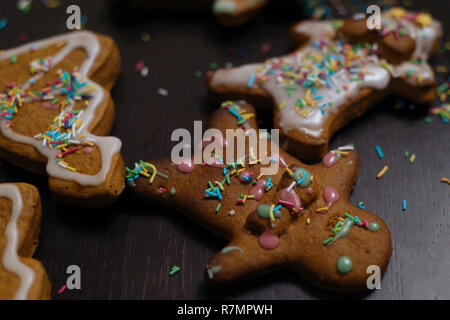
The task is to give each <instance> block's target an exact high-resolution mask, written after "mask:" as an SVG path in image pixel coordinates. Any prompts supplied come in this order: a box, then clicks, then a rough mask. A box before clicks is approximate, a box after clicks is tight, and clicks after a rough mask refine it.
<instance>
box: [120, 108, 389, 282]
mask: <svg viewBox="0 0 450 320" xmlns="http://www.w3.org/2000/svg"><path fill="white" fill-rule="evenodd" d="M222 106H223V107H222V108H220V109H219V110H217V111H215V112H214V113H213V115H212V117H211V119H210V123H209V125H210V128H215V129H218V130H219V131H220V132H222V133H223V134H225V132H226V130H227V129H233V130H234V129H237V128H241V129H243V131H241V132H240V133H239V134H238V136H239V135H241V137H242V136H247V137H249V138H248V139H246V140H245V146H246V150H247V151H246V153H245V155H244V157H237V158H235V160H234V161H232V162H229V161H225V160H224V159H227V152H230V150H233V147H231V145H230V142H231V140H230V141H228V140H223V139H222V141H221V139H220V138H217V140H216V139H214V140H212V141H213V142H214V144H215V145H216V146H222V147H223V146H225V145H226V146H227V148H225V149H222V152H223V153H222V154H220V153H221V151H219V149H220V148H218V149H216V150H215V152H214V157H213V158H212V159H207V160H205V161H204V163H203V164H194V161H193V159H189V160H185V161H184V162H181V163H180V164H178V165H175V164H174V163H172V161H171V160H170V159H155V160H151V161H149V162H144V161H141V162H139V163H136V165H135V167H134V169H133V170H131V169H127V178H128V180H129V184H130V185H132V187H130V188H131V191H132V192H135V193H136V194H138V195H139V196H140V197H142V198H143V199H145V200H148V201H151V202H157V203H161V204H163V205H165V206H168V207H171V208H173V209H176V210H178V211H181V212H183V213H185V214H186V215H187V216H188V217H189V218H190V219H192V220H193V221H195V222H197V223H198V224H200V225H201V226H203V227H205V228H206V229H208V230H210V231H211V232H213V233H215V234H217V235H220V236H222V237H225V238H226V239H228V240H230V243H229V244H228V245H227V246H226V247H225V248H223V249H222V250H221V252H219V253H218V254H216V255H215V256H214V257H213V258H212V259H211V260H210V262H209V263H208V265H207V267H206V276H207V278H208V280H209V281H210V282H212V283H214V284H229V283H233V282H236V281H240V280H245V279H249V278H252V277H256V276H259V275H261V274H265V273H268V272H271V271H274V270H279V269H283V268H289V269H292V270H294V271H296V272H297V273H299V274H300V275H301V276H302V277H304V278H305V279H306V280H307V281H309V282H311V283H313V284H314V285H316V286H318V287H321V288H326V289H330V290H334V291H363V290H366V289H367V287H366V280H367V278H368V276H369V275H368V274H367V268H368V267H369V266H371V265H376V266H378V267H379V268H380V270H381V272H382V273H384V271H385V270H386V267H387V264H388V262H389V259H390V256H391V252H392V246H391V238H390V232H389V229H388V227H387V225H386V224H385V223H384V221H383V220H382V219H380V218H379V217H377V216H375V215H374V214H372V213H369V212H367V211H364V210H361V209H358V208H355V207H353V206H352V205H351V204H350V203H348V201H347V197H348V195H349V194H350V192H351V189H352V187H353V185H354V183H355V180H356V176H357V172H358V164H359V159H358V154H357V152H356V151H355V150H353V149H351V148H350V150H346V151H340V150H334V151H332V152H330V153H329V154H327V156H326V157H325V158H324V160H323V162H322V163H319V164H316V165H306V164H304V163H302V162H300V161H299V160H297V159H296V158H295V157H293V156H291V155H290V154H288V153H286V152H285V151H283V150H282V149H279V150H277V149H278V148H277V149H274V148H275V147H276V146H275V145H272V144H271V143H269V142H270V139H267V137H266V136H260V135H258V134H257V133H256V131H254V130H253V129H256V128H257V127H256V123H255V114H254V109H253V107H252V106H250V105H248V104H247V103H245V102H237V103H234V102H231V101H230V102H226V103H224V104H223V105H222ZM252 135H253V136H254V137H255V138H256V137H257V140H256V141H257V147H256V148H255V146H254V145H252V144H250V140H251V138H250V137H251V136H252ZM224 141H226V142H224ZM209 142H211V140H209ZM214 144H213V143H210V144H208V141H206V143H204V145H203V147H205V149H204V150H206V151H204V152H206V153H208V152H209V150H207V149H206V148H208V147H209V146H211V145H214ZM264 145H267V150H269V154H270V158H269V160H270V164H264V165H263V164H262V163H261V161H262V159H263V157H262V156H260V155H261V154H260V153H258V152H259V150H260V149H259V148H262V147H263V146H264ZM252 148H253V149H252ZM234 150H235V151H236V150H237V144H234ZM239 158H240V159H239ZM194 159H195V158H194ZM273 164H278V168H277V169H276V170H275V171H274V172H273V173H271V174H268V175H266V174H262V173H263V172H262V170H264V169H267V168H269V167H270V166H271V165H273ZM266 172H267V171H266Z"/></svg>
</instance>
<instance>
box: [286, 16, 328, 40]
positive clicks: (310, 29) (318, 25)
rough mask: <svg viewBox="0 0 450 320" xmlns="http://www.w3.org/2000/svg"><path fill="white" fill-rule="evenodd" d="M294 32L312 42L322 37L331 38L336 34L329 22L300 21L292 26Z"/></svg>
mask: <svg viewBox="0 0 450 320" xmlns="http://www.w3.org/2000/svg"><path fill="white" fill-rule="evenodd" d="M294 30H295V32H297V33H302V34H304V35H307V36H309V39H310V40H312V41H314V40H318V39H320V38H321V37H323V36H326V37H329V38H332V37H334V35H335V33H336V28H334V27H333V25H332V24H331V23H330V22H329V21H312V20H311V21H302V22H300V23H297V24H296V25H295V26H294Z"/></svg>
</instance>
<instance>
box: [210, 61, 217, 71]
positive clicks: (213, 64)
mask: <svg viewBox="0 0 450 320" xmlns="http://www.w3.org/2000/svg"><path fill="white" fill-rule="evenodd" d="M209 68H210V69H211V70H217V69H219V64H218V63H217V62H211V63H210V64H209Z"/></svg>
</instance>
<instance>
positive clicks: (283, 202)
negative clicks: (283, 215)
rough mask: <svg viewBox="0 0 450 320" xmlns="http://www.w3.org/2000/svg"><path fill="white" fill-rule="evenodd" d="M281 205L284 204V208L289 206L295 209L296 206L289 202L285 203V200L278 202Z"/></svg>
mask: <svg viewBox="0 0 450 320" xmlns="http://www.w3.org/2000/svg"><path fill="white" fill-rule="evenodd" d="M278 203H279V204H282V205H284V206H288V207H294V206H295V204H293V203H292V202H288V201H284V200H278Z"/></svg>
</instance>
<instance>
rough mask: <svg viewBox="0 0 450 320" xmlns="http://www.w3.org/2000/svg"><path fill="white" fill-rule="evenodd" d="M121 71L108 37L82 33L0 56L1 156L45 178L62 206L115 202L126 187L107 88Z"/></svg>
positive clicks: (37, 43)
mask: <svg viewBox="0 0 450 320" xmlns="http://www.w3.org/2000/svg"><path fill="white" fill-rule="evenodd" d="M119 70H120V57H119V52H118V50H117V47H116V46H115V44H114V42H113V40H112V39H111V38H109V37H106V36H102V35H98V34H94V33H92V32H87V31H82V32H73V33H67V34H63V35H59V36H55V37H51V38H48V39H45V40H40V41H35V42H31V43H28V44H25V45H22V46H20V47H18V48H15V49H10V50H6V51H3V52H1V53H0V89H1V92H2V93H1V94H0V109H1V114H0V117H1V119H0V157H2V158H4V159H6V160H8V161H9V162H11V163H13V164H15V165H17V166H19V167H21V168H23V169H25V170H29V171H31V172H35V173H40V174H44V173H46V174H48V176H49V187H50V190H51V191H52V193H54V194H55V196H56V197H55V198H56V199H57V200H60V201H64V202H68V203H73V204H77V205H85V206H103V205H107V204H109V203H111V202H113V201H114V200H115V199H116V198H117V197H118V196H119V195H120V193H121V192H122V190H123V188H124V182H123V168H124V166H123V160H122V157H121V155H120V148H121V141H120V140H119V139H117V138H115V137H104V135H107V134H108V133H109V132H110V130H111V127H112V125H113V121H114V103H113V101H112V99H111V96H110V94H109V91H108V90H109V89H110V88H111V87H112V86H113V85H114V83H115V81H116V79H117V76H118V73H119Z"/></svg>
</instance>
